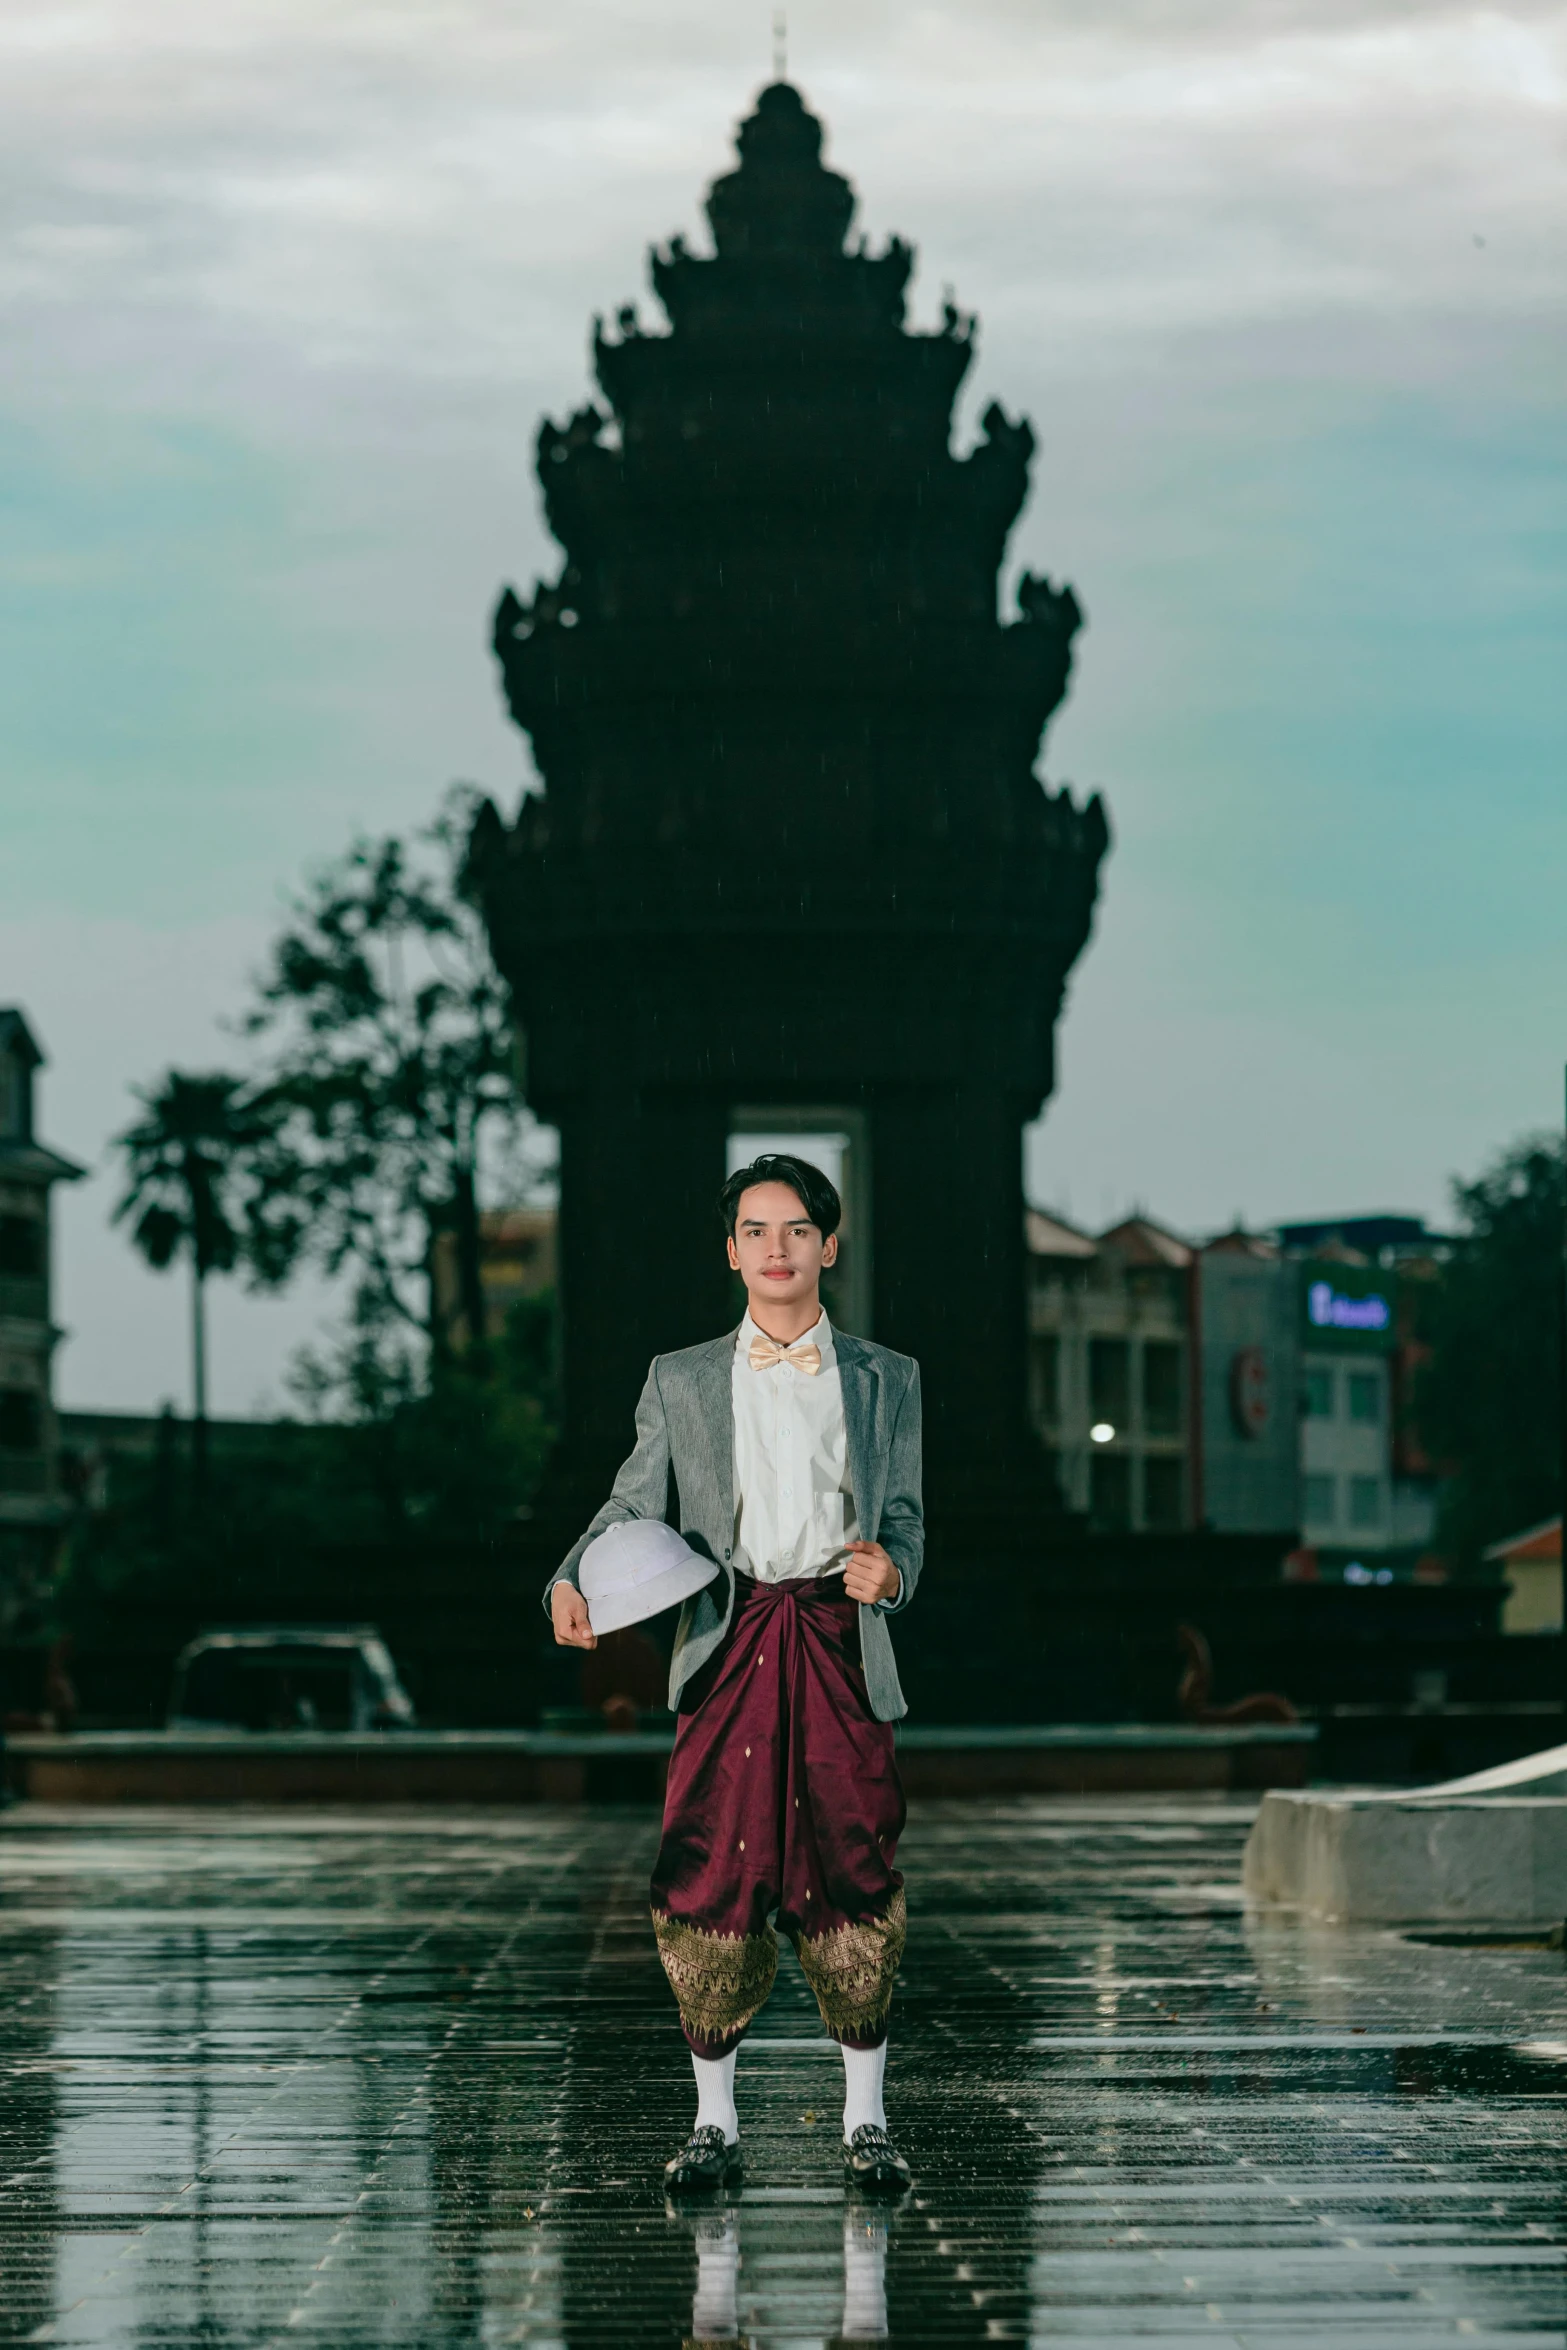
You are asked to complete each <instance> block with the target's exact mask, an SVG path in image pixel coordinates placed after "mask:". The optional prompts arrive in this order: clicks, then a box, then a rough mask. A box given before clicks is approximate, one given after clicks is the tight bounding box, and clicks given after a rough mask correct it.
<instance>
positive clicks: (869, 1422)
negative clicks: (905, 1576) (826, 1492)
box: [833, 1330, 881, 1542]
mask: <svg viewBox="0 0 1567 2350" xmlns="http://www.w3.org/2000/svg"><path fill="white" fill-rule="evenodd" d="M833 1346H834V1349H835V1350H836V1353H837V1356H838V1380H839V1384H840V1386H841V1387H842V1389H843V1442H844V1451H845V1453H846V1455H847V1457H848V1466H849V1484H850V1486H851V1487H852V1489H853V1492H854V1514H855V1517H856V1518H857V1519H858V1521H859V1527H860V1533H861V1535H862V1537H863V1538H864V1540H865V1541H867V1542H874V1541H875V1539H876V1536H875V1534H874V1532H873V1531H872V1530H871V1529H872V1525H873V1522H874V1521H876V1520H878V1519H879V1518H880V1515H881V1490H880V1483H879V1480H878V1478H877V1475H876V1470H877V1465H878V1453H877V1446H876V1391H877V1389H878V1387H879V1386H880V1384H881V1374H880V1373H879V1372H878V1370H877V1369H876V1366H875V1364H874V1362H873V1361H872V1360H871V1358H870V1356H869V1355H868V1354H866V1353H865V1352H864V1350H863V1349H862V1348H861V1346H860V1345H859V1343H858V1341H857V1340H856V1339H853V1338H850V1337H848V1336H847V1335H843V1336H840V1334H839V1333H838V1332H837V1331H836V1330H835V1331H834V1332H833Z"/></svg>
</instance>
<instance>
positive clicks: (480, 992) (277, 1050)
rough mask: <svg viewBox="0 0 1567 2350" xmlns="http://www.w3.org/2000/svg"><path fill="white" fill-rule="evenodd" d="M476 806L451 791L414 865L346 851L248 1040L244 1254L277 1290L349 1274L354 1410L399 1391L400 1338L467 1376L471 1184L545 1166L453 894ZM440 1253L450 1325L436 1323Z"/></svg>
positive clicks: (473, 1338)
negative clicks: (488, 1168)
mask: <svg viewBox="0 0 1567 2350" xmlns="http://www.w3.org/2000/svg"><path fill="white" fill-rule="evenodd" d="M474 798H475V795H473V794H472V793H470V792H469V791H468V790H467V789H466V788H465V787H462V786H459V787H457V788H455V789H454V791H453V792H452V793H451V794H449V795H448V798H447V802H446V805H445V808H444V810H443V813H442V815H441V816H440V818H439V819H438V820H437V822H436V823H435V824H433V825H432V826H431V827H430V828H429V829H428V830H427V831H426V832H424V833H422V834H419V835H417V836H416V837H415V841H414V843H413V844H412V845H411V846H410V844H408V843H405V842H404V841H402V840H399V839H397V838H386V839H382V840H374V841H372V840H359V841H356V842H355V844H354V846H353V847H352V848H351V849H350V850H349V852H348V854H347V855H346V856H344V857H342V858H340V859H338V860H337V861H336V862H335V863H333V864H331V865H329V866H327V867H325V868H324V869H323V870H322V871H321V872H319V873H318V874H317V875H316V876H315V877H314V879H313V880H312V881H311V882H310V884H309V886H308V888H307V889H306V891H305V893H304V895H303V897H302V898H301V899H300V900H298V902H297V903H296V904H295V906H294V908H293V910H292V914H291V918H290V920H289V921H288V923H287V926H286V927H285V929H284V931H283V933H282V936H281V937H280V938H279V939H278V941H277V944H276V946H275V947H274V949H273V951H272V956H271V960H270V964H269V967H268V969H267V972H266V975H265V978H264V980H263V982H262V985H261V989H260V997H259V1001H258V1003H257V1004H256V1006H255V1008H254V1010H253V1011H252V1013H251V1014H250V1016H249V1018H248V1020H247V1021H246V1023H245V1026H246V1029H247V1031H248V1033H250V1034H251V1035H252V1036H255V1037H257V1038H258V1039H260V1040H261V1041H262V1044H263V1049H264V1051H265V1054H266V1058H267V1069H266V1095H265V1098H266V1099H267V1101H268V1103H269V1106H270V1107H271V1109H272V1110H273V1112H274V1114H275V1118H276V1125H275V1128H274V1131H273V1133H272V1135H271V1137H270V1138H269V1143H268V1147H267V1150H266V1152H265V1154H264V1159H263V1162H262V1166H261V1173H262V1182H261V1187H260V1190H259V1193H258V1196H257V1201H256V1207H255V1218H254V1222H255V1231H254V1237H253V1241H252V1246H253V1249H254V1252H255V1255H256V1258H257V1261H258V1263H260V1264H264V1265H265V1266H266V1267H267V1268H268V1271H269V1275H270V1277H271V1278H274V1279H281V1278H285V1277H286V1276H287V1274H288V1273H289V1272H290V1271H292V1270H293V1268H294V1266H295V1265H296V1264H298V1263H299V1262H300V1261H302V1260H305V1259H311V1260H313V1261H315V1262H316V1263H318V1264H319V1265H320V1266H321V1267H322V1268H323V1269H324V1270H325V1271H326V1272H327V1273H329V1274H338V1273H342V1272H344V1271H348V1272H350V1273H351V1274H352V1276H353V1281H354V1289H355V1297H356V1302H355V1305H354V1307H353V1311H352V1315H351V1323H352V1329H353V1331H354V1333H355V1335H354V1337H353V1338H352V1339H351V1341H350V1344H349V1346H348V1349H347V1352H346V1354H345V1356H344V1358H343V1369H344V1375H345V1380H346V1386H345V1397H346V1398H347V1400H349V1401H350V1403H351V1404H352V1403H353V1401H354V1399H353V1398H352V1397H351V1396H348V1395H347V1391H348V1390H351V1389H353V1388H354V1387H355V1384H356V1382H357V1383H358V1385H360V1386H363V1385H364V1383H365V1381H366V1380H367V1379H368V1380H369V1382H370V1384H371V1385H373V1386H377V1387H379V1388H381V1389H382V1390H385V1385H386V1381H387V1379H388V1378H390V1379H391V1381H392V1384H393V1386H395V1387H397V1388H398V1389H399V1392H401V1390H402V1387H403V1386H404V1385H405V1383H406V1380H407V1378H408V1377H409V1376H412V1375H413V1374H412V1371H411V1369H410V1365H411V1364H412V1362H413V1361H414V1360H416V1356H417V1350H416V1355H415V1356H409V1357H407V1358H406V1360H403V1361H402V1362H401V1367H398V1366H397V1365H396V1364H395V1363H394V1357H398V1355H399V1348H398V1346H397V1343H396V1340H395V1332H396V1330H397V1329H398V1328H401V1330H402V1331H404V1332H405V1333H406V1334H407V1336H408V1338H409V1339H414V1338H415V1337H416V1336H417V1337H418V1338H420V1339H428V1341H429V1342H430V1345H431V1347H432V1349H433V1351H434V1353H435V1355H436V1356H437V1357H438V1358H439V1357H440V1356H442V1355H444V1354H445V1353H447V1352H448V1350H449V1349H450V1347H451V1345H452V1343H453V1341H454V1340H458V1341H465V1342H466V1347H465V1352H466V1356H467V1360H468V1363H469V1365H470V1368H471V1369H475V1370H477V1369H479V1368H481V1367H482V1362H483V1348H484V1341H485V1328H484V1297H483V1290H482V1287H481V1283H480V1268H479V1181H480V1173H481V1167H482V1166H483V1165H485V1164H486V1163H489V1164H492V1165H494V1164H497V1163H499V1162H501V1161H502V1160H503V1159H504V1158H505V1156H506V1155H507V1154H510V1156H511V1158H512V1159H513V1161H514V1162H524V1163H525V1176H524V1179H536V1178H537V1175H538V1173H539V1171H540V1168H541V1165H542V1161H543V1153H542V1151H541V1148H540V1146H539V1142H538V1135H539V1129H538V1128H537V1127H535V1126H534V1125H533V1123H532V1121H531V1120H529V1119H528V1117H527V1114H526V1113H525V1112H524V1110H523V1109H522V1107H521V1104H520V1102H519V1099H518V1095H517V1090H516V1086H515V1082H514V1078H513V1057H512V1054H513V1048H512V1037H511V1028H510V1022H509V1019H508V1013H507V1004H506V997H505V991H504V989H503V987H502V984H501V982H500V980H499V979H498V977H497V976H496V973H495V969H494V966H493V964H492V963H491V961H490V955H489V948H488V945H487V942H486V940H485V936H484V931H483V927H482V925H481V923H480V921H479V919H478V917H477V915H476V914H475V912H474V911H473V909H472V908H471V907H470V906H469V904H468V903H467V901H466V900H465V899H464V897H463V896H462V894H461V889H460V886H459V875H460V871H461V861H462V855H463V850H464V846H465V843H466V840H467V836H468V832H469V829H470V826H471V817H472V808H473V804H474ZM516 1180H517V1175H516V1171H515V1168H514V1172H513V1185H515V1182H516ZM444 1234H450V1235H451V1244H452V1247H453V1250H454V1255H455V1273H456V1280H455V1284H454V1287H455V1293H456V1307H455V1311H454V1312H453V1313H451V1314H448V1315H444V1316H443V1314H442V1312H441V1311H440V1308H439V1303H438V1291H437V1284H436V1280H435V1277H434V1276H435V1258H436V1250H437V1246H438V1243H439V1242H440V1240H441V1237H442V1236H443V1235H444ZM367 1346H368V1347H369V1350H370V1351H369V1354H368V1356H367V1355H366V1352H365V1349H366V1347H367ZM353 1366H357V1368H354V1367H353ZM358 1400H359V1404H360V1406H362V1405H363V1404H364V1402H365V1401H366V1400H367V1399H366V1398H360V1399H358Z"/></svg>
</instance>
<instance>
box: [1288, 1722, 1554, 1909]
mask: <svg viewBox="0 0 1567 2350" xmlns="http://www.w3.org/2000/svg"><path fill="white" fill-rule="evenodd" d="M1242 1878H1243V1882H1244V1885H1245V1888H1246V1892H1247V1895H1248V1897H1249V1898H1250V1899H1252V1900H1254V1901H1258V1902H1268V1903H1277V1904H1280V1905H1282V1906H1287V1907H1289V1908H1292V1909H1296V1910H1299V1911H1301V1912H1302V1913H1303V1914H1305V1915H1306V1916H1308V1917H1315V1918H1323V1919H1328V1920H1333V1921H1337V1922H1341V1923H1345V1924H1349V1923H1355V1922H1364V1923H1367V1924H1381V1925H1393V1924H1414V1923H1417V1922H1419V1923H1426V1924H1462V1923H1474V1924H1480V1923H1485V1924H1504V1923H1505V1924H1508V1925H1529V1926H1537V1925H1559V1924H1560V1923H1561V1921H1562V1919H1563V1917H1564V1916H1567V1746H1558V1747H1552V1748H1548V1749H1547V1750H1546V1751H1545V1752H1544V1753H1541V1754H1536V1755H1528V1756H1525V1757H1524V1758H1523V1760H1522V1761H1521V1762H1516V1763H1506V1764H1503V1765H1502V1766H1501V1767H1500V1768H1499V1769H1498V1770H1494V1771H1478V1772H1476V1773H1475V1774H1474V1775H1473V1776H1472V1777H1471V1778H1468V1779H1454V1780H1451V1781H1450V1782H1448V1784H1447V1785H1445V1786H1441V1787H1428V1788H1422V1789H1420V1790H1418V1791H1409V1792H1404V1793H1399V1794H1381V1793H1364V1794H1357V1793H1352V1792H1342V1793H1340V1792H1320V1791H1306V1792H1301V1793H1297V1792H1295V1791H1294V1790H1288V1791H1281V1790H1274V1791H1272V1792H1270V1793H1269V1794H1267V1795H1265V1796H1264V1798H1263V1801H1262V1806H1261V1809H1260V1811H1259V1812H1258V1815H1257V1819H1256V1823H1255V1825H1254V1826H1253V1828H1252V1832H1251V1835H1250V1837H1249V1838H1248V1839H1247V1844H1246V1854H1245V1860H1244V1863H1243V1868H1242Z"/></svg>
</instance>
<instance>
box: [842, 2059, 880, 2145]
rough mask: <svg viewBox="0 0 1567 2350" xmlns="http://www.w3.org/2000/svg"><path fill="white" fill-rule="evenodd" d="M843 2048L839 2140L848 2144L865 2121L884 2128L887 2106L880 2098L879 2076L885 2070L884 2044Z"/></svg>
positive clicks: (878, 2127)
mask: <svg viewBox="0 0 1567 2350" xmlns="http://www.w3.org/2000/svg"><path fill="white" fill-rule="evenodd" d="M841 2045H842V2048H843V2142H844V2144H845V2145H847V2144H848V2142H849V2140H850V2139H851V2138H852V2137H853V2136H854V2133H855V2131H856V2130H858V2129H861V2128H862V2127H863V2126H864V2124H865V2123H866V2122H874V2123H875V2125H876V2127H877V2129H879V2130H884V2129H885V2128H886V2127H887V2109H886V2107H885V2106H884V2105H883V2103H882V2101H881V2084H882V2075H883V2074H884V2073H885V2072H886V2070H887V2043H886V2041H885V2040H883V2042H882V2044H881V2046H880V2047H879V2048H851V2047H850V2046H849V2043H848V2041H847V2040H845V2041H843V2042H842V2044H841Z"/></svg>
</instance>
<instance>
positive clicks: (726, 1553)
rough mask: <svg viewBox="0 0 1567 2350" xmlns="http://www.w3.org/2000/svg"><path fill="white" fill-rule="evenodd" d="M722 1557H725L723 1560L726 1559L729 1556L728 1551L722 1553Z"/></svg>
mask: <svg viewBox="0 0 1567 2350" xmlns="http://www.w3.org/2000/svg"><path fill="white" fill-rule="evenodd" d="M724 1556H725V1558H727V1557H728V1556H729V1553H728V1551H727V1550H726V1551H725V1552H724Z"/></svg>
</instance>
